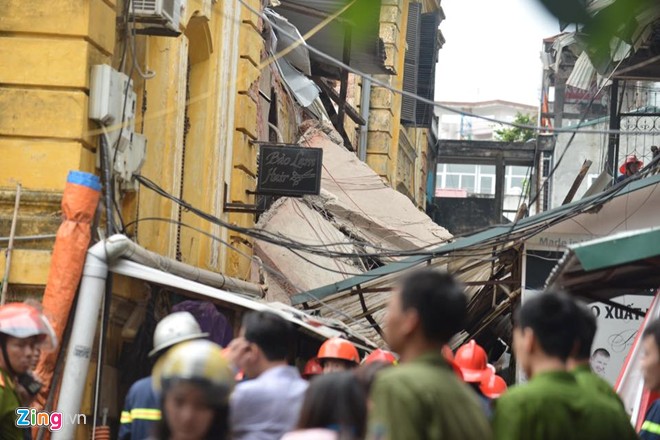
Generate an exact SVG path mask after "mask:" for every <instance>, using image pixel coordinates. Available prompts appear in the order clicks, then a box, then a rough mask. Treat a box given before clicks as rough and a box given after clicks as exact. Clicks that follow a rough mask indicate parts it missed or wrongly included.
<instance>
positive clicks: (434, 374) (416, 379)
mask: <svg viewBox="0 0 660 440" xmlns="http://www.w3.org/2000/svg"><path fill="white" fill-rule="evenodd" d="M370 397H371V401H372V402H373V405H374V408H373V411H372V412H371V414H370V418H369V435H368V437H367V438H369V439H370V440H381V439H383V440H384V439H387V440H411V439H415V440H442V439H448V440H454V439H461V440H489V439H491V438H492V433H491V430H490V426H489V424H488V421H487V420H486V416H485V415H484V412H483V410H482V409H481V405H480V404H479V401H478V399H477V397H476V396H475V393H474V392H473V391H472V390H470V389H469V387H468V386H467V385H466V384H464V383H462V382H461V381H460V380H459V379H458V378H457V377H456V374H455V373H454V371H453V370H452V369H451V367H450V366H449V365H448V364H447V362H446V361H445V359H444V358H443V356H442V355H441V354H440V353H427V354H424V355H422V356H420V357H418V358H417V359H415V360H413V361H411V362H408V363H405V364H403V365H401V366H397V367H394V368H388V369H387V370H384V371H382V372H381V373H379V375H378V376H377V378H376V381H375V383H374V386H373V389H372V392H371V396H370Z"/></svg>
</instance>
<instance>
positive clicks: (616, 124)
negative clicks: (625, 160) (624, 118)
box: [605, 79, 621, 177]
mask: <svg viewBox="0 0 660 440" xmlns="http://www.w3.org/2000/svg"><path fill="white" fill-rule="evenodd" d="M620 128H621V117H620V116H619V80H618V79H613V80H612V85H611V87H610V130H619V129H620ZM618 156H619V133H612V134H610V138H609V142H608V145H607V164H606V165H605V166H606V170H607V171H608V172H609V173H610V174H611V175H612V177H616V168H617V167H616V166H617V162H618Z"/></svg>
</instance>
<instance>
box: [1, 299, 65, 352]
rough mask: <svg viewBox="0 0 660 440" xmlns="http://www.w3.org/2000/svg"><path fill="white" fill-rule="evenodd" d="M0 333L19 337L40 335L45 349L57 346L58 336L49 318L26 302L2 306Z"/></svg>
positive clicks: (52, 348) (42, 347)
mask: <svg viewBox="0 0 660 440" xmlns="http://www.w3.org/2000/svg"><path fill="white" fill-rule="evenodd" d="M0 333H2V334H5V335H8V336H12V337H14V338H19V339H26V338H31V337H33V336H39V337H40V339H41V341H40V342H41V347H40V348H41V349H42V350H44V351H48V350H54V349H55V347H57V336H55V331H54V330H53V327H52V326H51V325H50V322H49V321H48V319H46V317H45V316H44V315H43V313H41V312H40V311H39V310H37V309H36V308H34V307H32V306H31V305H28V304H24V303H8V304H5V305H4V306H0Z"/></svg>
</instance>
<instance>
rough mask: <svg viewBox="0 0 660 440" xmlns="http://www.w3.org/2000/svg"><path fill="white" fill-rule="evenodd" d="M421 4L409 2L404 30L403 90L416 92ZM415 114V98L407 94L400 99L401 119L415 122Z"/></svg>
mask: <svg viewBox="0 0 660 440" xmlns="http://www.w3.org/2000/svg"><path fill="white" fill-rule="evenodd" d="M421 12H422V5H421V4H420V3H410V4H409V5H408V28H407V31H406V44H407V46H408V47H407V50H406V55H405V60H404V67H403V90H404V91H406V92H410V93H415V94H416V93H417V70H418V67H417V63H418V62H419V29H420V21H421V16H422V14H421ZM416 114H417V100H416V99H414V98H411V97H409V96H403V97H402V99H401V120H402V121H404V122H408V123H413V124H414V123H415V117H416Z"/></svg>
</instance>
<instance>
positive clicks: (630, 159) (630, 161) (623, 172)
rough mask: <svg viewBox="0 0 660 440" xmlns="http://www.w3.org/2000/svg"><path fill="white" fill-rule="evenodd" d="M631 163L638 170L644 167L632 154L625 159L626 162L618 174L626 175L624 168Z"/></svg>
mask: <svg viewBox="0 0 660 440" xmlns="http://www.w3.org/2000/svg"><path fill="white" fill-rule="evenodd" d="M631 163H636V164H637V166H638V167H639V168H641V167H643V166H644V162H642V161H641V160H639V159H638V158H637V156H635V155H634V154H631V155H630V156H628V157H626V161H625V162H624V163H623V165H621V167H620V168H619V172H620V173H621V174H626V168H627V167H628V164H631Z"/></svg>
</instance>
